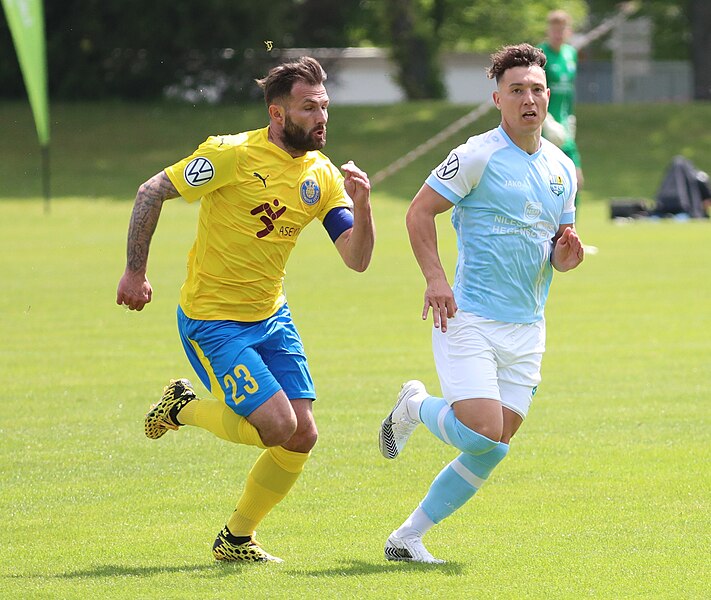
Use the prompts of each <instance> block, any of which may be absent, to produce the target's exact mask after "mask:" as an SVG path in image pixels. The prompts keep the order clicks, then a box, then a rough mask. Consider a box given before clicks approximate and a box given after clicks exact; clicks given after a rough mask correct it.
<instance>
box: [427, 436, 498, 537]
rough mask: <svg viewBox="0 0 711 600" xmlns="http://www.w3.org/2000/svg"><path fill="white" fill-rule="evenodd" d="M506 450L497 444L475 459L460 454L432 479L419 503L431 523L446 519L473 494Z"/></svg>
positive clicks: (474, 457)
mask: <svg viewBox="0 0 711 600" xmlns="http://www.w3.org/2000/svg"><path fill="white" fill-rule="evenodd" d="M508 451H509V446H508V444H504V443H502V442H499V443H498V444H497V445H496V446H495V447H494V448H493V449H492V450H490V451H489V452H486V453H484V454H479V455H478V456H473V455H471V454H460V455H459V456H458V457H457V458H455V459H454V460H453V461H452V462H451V463H449V464H448V465H447V466H446V467H445V468H444V469H442V471H441V472H440V473H439V475H437V477H435V479H434V481H433V482H432V485H431V486H430V489H429V491H428V492H427V495H426V496H425V499H424V500H423V501H422V502H421V503H420V507H421V508H422V510H423V511H424V513H425V514H426V515H427V516H428V517H429V518H430V519H431V520H432V522H434V523H439V522H440V521H442V520H443V519H445V518H447V517H448V516H449V515H451V514H452V513H453V512H454V511H455V510H457V509H458V508H460V507H461V506H463V505H464V504H465V503H466V501H467V500H469V498H471V497H472V496H473V495H474V494H476V492H477V490H478V489H479V488H480V487H481V486H482V485H484V482H485V481H486V480H487V478H488V477H489V475H490V474H491V472H492V471H493V470H494V468H495V467H496V465H498V464H499V463H500V462H501V461H502V460H503V459H504V457H505V456H506V454H507V452H508Z"/></svg>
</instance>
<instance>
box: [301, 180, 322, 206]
mask: <svg viewBox="0 0 711 600" xmlns="http://www.w3.org/2000/svg"><path fill="white" fill-rule="evenodd" d="M300 193H301V200H302V201H303V202H304V204H308V205H309V206H313V205H314V204H316V203H317V202H318V201H319V200H320V199H321V188H320V187H318V183H316V182H315V181H314V180H313V179H306V180H305V181H304V182H303V183H302V184H301V190H300Z"/></svg>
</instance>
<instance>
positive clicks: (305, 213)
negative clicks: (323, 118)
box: [165, 127, 351, 321]
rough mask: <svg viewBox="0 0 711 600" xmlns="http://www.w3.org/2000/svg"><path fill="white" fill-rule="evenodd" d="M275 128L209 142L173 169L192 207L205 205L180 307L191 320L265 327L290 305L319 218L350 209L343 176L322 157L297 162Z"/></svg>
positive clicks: (311, 154)
mask: <svg viewBox="0 0 711 600" xmlns="http://www.w3.org/2000/svg"><path fill="white" fill-rule="evenodd" d="M267 134H268V127H265V128H263V129H257V130H254V131H247V132H244V133H239V134H235V135H220V136H212V137H209V138H208V139H207V140H206V141H205V142H203V143H202V144H201V145H200V146H199V147H198V149H197V150H196V151H195V152H194V153H193V154H191V155H190V156H188V157H187V158H184V159H183V160H181V161H179V162H177V163H175V164H174V165H172V166H170V167H168V168H167V169H165V172H166V174H167V175H168V178H169V179H170V180H171V182H172V183H173V185H174V186H175V188H176V190H177V191H178V192H179V193H180V195H181V196H182V197H183V198H185V200H187V201H188V202H194V201H195V200H198V199H200V213H199V217H198V229H197V238H196V239H195V243H194V244H193V246H192V248H191V250H190V252H189V254H188V274H187V278H186V280H185V283H184V284H183V286H182V288H181V290H180V306H181V307H182V309H183V311H184V312H185V314H186V315H187V316H188V317H190V318H191V319H200V320H210V321H211V320H232V321H261V320H262V319H266V318H268V317H270V316H272V315H273V314H274V313H275V312H276V311H277V310H278V309H279V308H280V307H281V306H282V305H283V304H284V303H285V302H286V298H285V296H284V289H283V282H284V275H285V274H286V261H287V259H288V258H289V254H290V253H291V250H292V248H293V247H294V245H295V244H296V240H297V238H298V237H299V234H300V233H301V231H302V230H303V228H304V227H306V225H308V224H309V223H310V222H311V221H312V220H313V219H314V218H318V219H319V220H321V221H323V219H324V217H325V216H326V215H327V214H328V212H329V211H330V210H331V209H333V208H336V207H350V206H351V201H350V199H349V198H348V196H347V194H346V192H345V189H344V187H343V176H342V175H341V173H340V172H339V171H338V169H337V168H336V167H335V166H334V165H333V163H331V161H330V160H329V159H328V158H327V157H326V156H325V155H323V154H322V153H321V152H318V151H312V152H307V153H306V154H305V155H304V156H300V157H298V158H293V157H292V156H291V155H290V154H288V153H287V152H285V151H284V150H282V149H281V148H279V146H277V145H276V144H273V143H272V142H270V141H269V140H268V139H267Z"/></svg>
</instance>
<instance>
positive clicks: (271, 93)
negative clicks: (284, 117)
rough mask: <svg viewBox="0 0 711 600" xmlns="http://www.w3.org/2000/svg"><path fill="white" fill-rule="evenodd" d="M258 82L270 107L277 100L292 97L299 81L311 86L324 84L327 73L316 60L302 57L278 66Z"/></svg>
mask: <svg viewBox="0 0 711 600" xmlns="http://www.w3.org/2000/svg"><path fill="white" fill-rule="evenodd" d="M256 81H257V84H259V87H261V88H262V89H263V90H264V101H265V102H266V103H267V106H269V105H270V104H272V103H273V102H274V101H275V100H277V99H279V98H286V97H288V96H289V95H291V89H292V88H293V87H294V84H295V83H296V82H298V81H303V82H304V83H307V84H309V85H319V84H321V83H323V82H324V81H326V71H324V70H323V67H322V66H321V64H320V63H319V62H318V61H317V60H316V59H315V58H311V57H310V56H302V57H301V58H297V59H296V60H293V61H290V62H285V63H282V64H280V65H277V66H276V67H274V68H272V69H270V70H269V73H267V76H266V77H264V78H263V79H257V80H256Z"/></svg>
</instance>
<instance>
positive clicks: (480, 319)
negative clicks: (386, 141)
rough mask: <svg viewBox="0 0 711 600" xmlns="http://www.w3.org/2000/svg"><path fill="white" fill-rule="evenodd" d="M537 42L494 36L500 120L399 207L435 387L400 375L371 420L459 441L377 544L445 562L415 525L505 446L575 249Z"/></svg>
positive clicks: (476, 480) (525, 402)
mask: <svg viewBox="0 0 711 600" xmlns="http://www.w3.org/2000/svg"><path fill="white" fill-rule="evenodd" d="M545 64H546V57H545V55H544V54H543V52H542V51H541V50H539V49H537V48H534V47H533V46H530V45H528V44H521V45H517V46H506V47H504V48H502V49H501V50H499V51H498V52H496V53H495V54H493V55H492V57H491V65H490V67H489V69H488V72H487V75H488V76H489V78H490V79H496V84H497V89H496V91H494V93H493V100H494V104H495V105H496V107H497V108H498V109H499V111H500V112H501V125H499V127H497V128H496V129H492V130H491V131H487V132H486V133H483V134H481V135H477V136H474V137H471V138H470V139H469V140H467V142H466V143H465V144H462V145H461V146H459V147H457V148H455V149H454V150H452V152H450V153H449V156H447V158H446V159H445V160H444V161H443V162H442V163H441V164H440V165H439V166H438V167H436V168H435V169H434V170H433V171H432V173H431V174H430V176H429V177H428V178H427V180H426V181H425V183H424V185H423V186H422V188H421V189H420V191H419V192H418V193H417V195H416V196H415V198H414V199H413V201H412V204H411V205H410V208H409V210H408V213H407V229H408V232H409V235H410V243H411V245H412V250H413V252H414V254H415V258H416V259H417V262H418V263H419V265H420V269H421V270H422V274H423V275H424V277H425V280H426V283H427V287H426V290H425V301H424V309H423V312H422V318H423V319H427V316H428V314H429V311H430V309H432V315H433V322H434V328H433V330H432V347H433V353H434V358H435V366H436V368H437V374H438V376H439V380H440V384H441V387H442V394H443V397H441V398H439V397H435V396H432V395H430V394H429V393H428V392H427V391H426V390H425V387H424V385H423V384H422V382H420V381H417V380H412V381H408V382H407V383H405V384H403V386H402V389H401V391H400V394H399V396H398V399H397V402H396V404H395V407H394V408H393V410H392V411H391V412H390V414H389V415H388V416H387V417H386V418H385V419H384V420H383V423H382V425H381V430H380V450H381V452H382V454H383V455H384V456H385V457H386V458H389V459H392V458H396V457H397V456H398V455H399V454H400V453H401V452H402V450H403V448H404V446H405V443H406V442H407V440H408V438H409V437H410V435H411V434H412V432H413V431H414V430H415V428H416V427H417V426H418V425H419V424H420V423H423V424H424V425H425V426H426V427H427V429H429V430H430V431H431V432H432V433H433V434H434V435H435V436H437V437H438V438H439V439H440V440H442V441H443V442H444V443H445V444H449V445H451V446H454V447H455V448H457V449H458V450H459V451H460V452H461V454H459V456H457V458H455V459H454V460H453V461H452V462H451V463H450V464H449V465H447V466H446V467H445V468H444V469H443V470H442V471H441V472H440V473H439V475H437V477H436V478H435V479H434V481H433V483H432V485H431V487H430V489H429V491H428V492H427V494H426V496H425V498H424V499H423V500H422V502H421V503H420V505H419V506H418V507H417V508H416V509H415V510H414V511H413V512H412V514H411V515H410V516H409V517H408V518H407V519H406V520H405V521H404V523H403V524H402V525H401V526H400V527H399V528H398V529H396V530H395V531H393V532H392V533H391V535H390V537H389V538H388V540H387V542H386V544H385V558H386V559H388V560H402V561H414V562H424V563H440V562H444V561H442V560H440V559H437V558H435V557H434V556H432V554H430V553H429V552H428V551H427V549H426V548H425V546H424V545H423V543H422V537H423V536H424V534H425V533H427V532H428V531H429V530H430V529H431V528H432V527H433V526H434V525H436V524H437V523H440V522H441V521H442V520H443V519H445V518H446V517H448V516H449V515H451V514H452V513H453V512H454V511H456V510H457V509H459V508H460V507H461V506H462V505H464V503H465V502H466V501H467V500H469V498H471V497H472V496H473V495H474V494H475V493H476V491H477V490H478V489H479V488H480V487H481V486H482V485H483V484H484V482H485V481H486V480H487V478H488V477H489V475H490V474H491V472H492V471H493V470H494V468H495V467H496V465H497V464H498V463H499V462H501V460H503V458H504V457H505V456H506V454H507V452H508V450H509V443H510V441H511V438H512V437H513V435H514V434H515V433H516V431H517V430H518V428H519V427H520V426H521V424H522V422H523V419H524V418H525V417H526V414H527V413H528V409H529V407H530V405H531V400H532V399H533V395H534V394H535V392H536V388H537V386H538V384H539V382H540V380H541V376H540V367H541V359H542V357H543V352H544V350H545V321H544V316H543V309H544V306H545V302H546V298H547V296H548V289H549V287H550V282H551V277H552V271H553V269H556V270H558V271H569V270H570V269H574V268H575V267H577V266H578V265H579V264H580V263H581V262H582V260H583V256H584V251H583V246H582V244H581V241H580V239H579V238H578V235H577V234H576V232H575V227H574V222H575V205H574V198H575V193H576V174H575V165H574V164H573V162H572V161H571V160H570V159H569V158H568V157H567V156H566V155H565V154H564V153H563V152H562V151H561V150H559V149H558V148H557V147H556V146H554V145H553V144H552V143H551V142H549V141H547V140H545V139H544V138H542V137H541V127H542V124H543V121H544V119H545V117H546V113H547V109H548V100H549V96H550V90H549V89H548V87H547V85H546V74H545V71H544V66H545ZM450 209H453V210H452V224H453V225H454V228H455V230H456V232H457V248H458V260H457V267H456V274H455V277H454V284H453V285H452V286H451V287H450V284H449V282H448V281H447V276H446V274H445V271H444V269H443V267H442V264H441V262H440V258H439V252H438V249H437V231H436V225H435V217H436V216H437V215H438V214H440V213H443V212H446V211H448V210H450Z"/></svg>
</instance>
